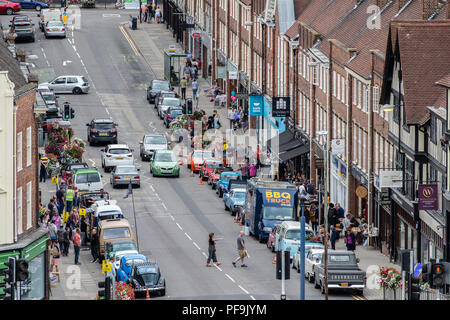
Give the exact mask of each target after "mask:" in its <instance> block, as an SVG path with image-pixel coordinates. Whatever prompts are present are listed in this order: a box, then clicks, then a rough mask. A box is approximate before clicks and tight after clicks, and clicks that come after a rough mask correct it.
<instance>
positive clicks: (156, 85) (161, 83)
mask: <svg viewBox="0 0 450 320" xmlns="http://www.w3.org/2000/svg"><path fill="white" fill-rule="evenodd" d="M163 90H164V91H172V86H171V85H170V82H169V81H166V80H153V81H152V84H151V85H150V86H149V87H148V89H147V100H148V103H155V97H156V95H157V94H158V92H160V91H163Z"/></svg>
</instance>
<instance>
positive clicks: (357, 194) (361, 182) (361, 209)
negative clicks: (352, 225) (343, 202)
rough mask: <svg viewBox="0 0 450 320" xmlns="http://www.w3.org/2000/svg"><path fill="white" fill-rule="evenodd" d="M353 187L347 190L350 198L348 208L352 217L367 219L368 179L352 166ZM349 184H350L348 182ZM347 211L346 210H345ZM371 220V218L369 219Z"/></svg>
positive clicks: (357, 168)
mask: <svg viewBox="0 0 450 320" xmlns="http://www.w3.org/2000/svg"><path fill="white" fill-rule="evenodd" d="M352 176H353V178H354V179H353V186H352V188H349V192H351V193H352V194H351V196H350V197H349V204H348V207H349V208H350V210H351V211H352V214H353V215H354V216H357V217H360V218H364V219H365V220H366V221H368V219H367V195H368V186H369V185H368V179H367V175H366V173H365V172H364V171H362V170H361V169H360V168H359V167H357V166H355V165H353V166H352ZM350 183H351V182H350ZM345 209H346V210H347V208H345ZM371 220H372V218H371Z"/></svg>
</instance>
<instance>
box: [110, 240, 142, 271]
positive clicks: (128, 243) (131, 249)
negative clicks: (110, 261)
mask: <svg viewBox="0 0 450 320" xmlns="http://www.w3.org/2000/svg"><path fill="white" fill-rule="evenodd" d="M105 251H106V256H108V255H109V254H110V253H112V256H113V257H114V267H115V268H116V270H117V269H119V266H120V260H121V259H122V257H123V256H125V255H133V254H139V252H138V250H137V247H136V243H135V242H134V241H133V240H120V241H113V242H107V243H106V246H105Z"/></svg>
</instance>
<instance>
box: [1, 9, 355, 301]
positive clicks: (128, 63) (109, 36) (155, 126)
mask: <svg viewBox="0 0 450 320" xmlns="http://www.w3.org/2000/svg"><path fill="white" fill-rule="evenodd" d="M26 13H27V14H28V15H30V16H31V17H33V20H34V22H35V24H36V25H37V17H36V13H35V12H33V11H28V12H26ZM105 13H106V14H107V15H104V14H105ZM8 20H9V17H5V16H2V17H1V21H2V23H3V25H4V26H5V25H8V22H7V21H8ZM127 20H128V14H126V13H124V11H116V10H112V9H111V10H105V9H92V10H82V14H81V28H80V29H79V30H73V31H72V30H69V32H68V37H67V38H66V39H45V38H44V36H43V33H42V32H40V31H39V30H37V31H36V35H37V40H36V42H35V43H23V44H22V43H20V44H17V45H18V47H23V48H24V49H25V50H26V52H27V54H28V55H36V56H37V57H38V58H37V59H36V60H30V61H29V62H31V63H33V64H34V65H35V68H34V69H35V71H36V72H37V73H38V75H39V76H40V82H43V81H47V80H51V79H52V78H53V77H54V76H59V75H66V74H67V75H69V74H75V75H85V76H87V77H88V79H89V80H90V83H91V91H90V92H89V93H88V94H86V95H79V96H74V95H59V96H60V98H59V101H60V102H64V101H69V102H70V103H71V104H72V107H73V108H74V109H75V112H76V115H75V118H74V119H73V120H72V121H71V122H72V127H73V128H74V130H75V136H76V137H79V138H81V139H83V140H85V141H86V138H87V136H86V128H87V127H86V123H88V122H90V120H92V119H93V118H112V119H113V120H115V121H116V122H117V123H118V124H119V143H126V144H128V145H129V146H130V147H131V148H133V149H134V157H135V164H136V166H137V167H138V168H141V180H142V181H141V188H140V189H134V191H133V192H134V201H135V209H136V220H137V223H136V226H137V231H138V235H139V246H140V248H139V249H140V251H141V253H143V254H146V255H148V256H149V257H150V258H151V259H154V260H156V261H158V263H159V265H160V267H161V271H162V273H163V275H164V277H165V278H166V281H167V290H166V296H165V297H161V298H157V297H155V299H202V300H214V299H230V300H248V299H254V300H261V299H269V300H270V299H279V297H280V291H281V282H280V281H279V280H275V265H274V264H272V259H273V254H272V252H270V251H269V250H268V249H267V248H266V246H265V245H262V244H260V243H259V242H258V241H257V240H256V239H253V238H247V239H246V244H247V247H248V252H249V254H250V259H248V261H247V264H248V268H240V267H239V266H238V267H237V268H234V267H233V266H232V264H231V261H232V260H234V259H235V258H236V256H237V251H236V238H237V236H238V233H239V230H240V228H241V227H239V226H238V225H237V224H235V223H233V219H232V217H231V216H230V214H229V213H228V212H226V211H225V210H224V206H223V201H222V199H219V198H218V196H216V194H215V192H214V191H213V190H211V188H210V187H209V186H208V185H207V184H206V183H205V184H203V185H200V184H199V179H198V177H197V176H196V177H191V176H190V172H189V171H187V169H186V166H183V169H182V170H181V175H180V178H153V177H151V175H150V173H149V165H148V162H142V161H141V160H140V158H139V141H140V140H141V138H142V136H143V135H144V134H145V133H153V132H157V133H163V132H164V131H165V130H166V129H165V127H164V126H163V125H162V121H161V120H159V118H158V117H157V115H156V112H155V110H154V108H153V105H149V104H148V102H147V100H146V98H145V96H146V91H145V90H146V87H147V86H148V84H149V83H150V81H151V80H152V79H153V78H154V75H153V73H152V71H151V70H150V69H149V68H148V66H147V65H146V64H145V62H144V60H143V59H142V57H140V56H139V55H138V54H137V53H136V52H135V50H133V47H132V46H131V45H130V43H129V42H128V41H127V39H126V38H125V37H124V35H123V34H122V32H121V31H120V29H119V26H120V23H122V22H125V21H127ZM101 148H102V147H101V146H96V147H87V152H86V153H85V160H86V161H87V162H88V164H90V165H95V166H97V167H99V168H101V161H100V156H101V151H100V149H101ZM102 179H103V182H104V183H105V190H106V191H108V192H109V193H110V195H111V197H112V199H116V200H118V204H119V205H120V207H121V208H122V210H123V211H124V214H125V216H126V218H127V219H129V220H130V222H131V223H132V224H133V225H134V218H133V207H132V200H131V197H129V198H127V199H123V196H124V195H125V193H126V189H112V187H111V186H110V184H109V174H108V173H103V178H102ZM48 196H50V195H48ZM44 201H47V199H46V195H44ZM136 226H135V227H136ZM210 232H214V233H215V234H216V236H218V237H223V238H224V240H223V241H219V242H218V243H217V256H218V259H219V261H220V262H222V263H223V264H222V265H221V266H220V267H212V268H206V267H205V263H206V254H207V244H208V242H207V240H208V233H210ZM99 272H100V266H99ZM299 288H300V280H299V275H298V274H297V272H296V271H295V270H293V272H292V273H291V280H289V281H287V283H286V293H287V297H288V299H298V298H299V291H300V289H299ZM306 298H307V299H308V300H310V299H323V295H321V294H320V292H319V290H318V289H314V287H313V285H312V284H309V283H307V284H306ZM330 299H340V300H342V299H355V298H354V297H353V296H352V294H351V293H340V292H338V293H331V294H330Z"/></svg>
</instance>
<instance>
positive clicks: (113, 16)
mask: <svg viewBox="0 0 450 320" xmlns="http://www.w3.org/2000/svg"><path fill="white" fill-rule="evenodd" d="M119 17H120V14H118V13H104V14H103V18H119Z"/></svg>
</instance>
